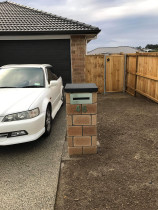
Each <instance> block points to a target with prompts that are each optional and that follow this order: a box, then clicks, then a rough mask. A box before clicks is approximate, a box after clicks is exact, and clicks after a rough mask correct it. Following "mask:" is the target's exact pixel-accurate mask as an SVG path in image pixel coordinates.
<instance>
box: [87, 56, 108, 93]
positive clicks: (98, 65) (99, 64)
mask: <svg viewBox="0 0 158 210" xmlns="http://www.w3.org/2000/svg"><path fill="white" fill-rule="evenodd" d="M85 63H86V68H85V80H86V82H87V83H95V84H96V85H97V86H98V92H99V93H104V69H105V56H104V55H87V56H86V58H85Z"/></svg>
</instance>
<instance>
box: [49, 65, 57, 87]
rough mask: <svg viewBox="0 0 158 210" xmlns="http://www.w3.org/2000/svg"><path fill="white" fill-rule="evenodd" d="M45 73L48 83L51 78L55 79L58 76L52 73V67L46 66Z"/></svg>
mask: <svg viewBox="0 0 158 210" xmlns="http://www.w3.org/2000/svg"><path fill="white" fill-rule="evenodd" d="M47 73H48V83H50V81H51V80H57V79H58V77H57V75H55V74H54V73H53V68H52V67H47Z"/></svg>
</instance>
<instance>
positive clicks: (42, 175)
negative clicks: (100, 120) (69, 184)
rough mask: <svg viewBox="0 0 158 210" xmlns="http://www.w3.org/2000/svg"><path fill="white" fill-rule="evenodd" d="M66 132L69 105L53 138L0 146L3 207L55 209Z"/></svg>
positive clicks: (0, 201)
mask: <svg viewBox="0 0 158 210" xmlns="http://www.w3.org/2000/svg"><path fill="white" fill-rule="evenodd" d="M65 134H66V122H65V107H62V109H61V110H60V111H59V113H58V114H57V116H56V118H55V120H54V122H53V126H52V133H51V136H50V137H48V138H44V137H41V138H40V139H39V140H37V141H34V142H31V143H26V144H19V145H13V146H7V147H0V209H1V210H6V209H7V210H10V209H11V210H14V209H27V210H29V209H31V210H32V209H47V210H48V209H51V210H52V209H54V203H55V197H56V191H57V184H58V176H59V169H60V161H61V155H62V149H63V144H64V140H65Z"/></svg>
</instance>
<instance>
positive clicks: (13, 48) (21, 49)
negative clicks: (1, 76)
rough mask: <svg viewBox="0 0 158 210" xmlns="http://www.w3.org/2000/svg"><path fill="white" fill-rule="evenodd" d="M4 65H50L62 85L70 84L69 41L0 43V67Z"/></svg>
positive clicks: (8, 41)
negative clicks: (60, 77)
mask: <svg viewBox="0 0 158 210" xmlns="http://www.w3.org/2000/svg"><path fill="white" fill-rule="evenodd" d="M6 64H51V65H52V66H53V68H54V72H55V74H57V75H58V76H62V78H63V81H64V84H65V83H70V82H71V60H70V40H68V39H66V40H65V39H63V40H22V41H13V40H11V41H10V40H7V41H6V40H5V41H0V66H2V65H6Z"/></svg>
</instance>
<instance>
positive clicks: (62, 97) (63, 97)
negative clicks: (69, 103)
mask: <svg viewBox="0 0 158 210" xmlns="http://www.w3.org/2000/svg"><path fill="white" fill-rule="evenodd" d="M61 101H62V102H63V103H62V106H63V105H64V101H65V94H64V90H62V96H61Z"/></svg>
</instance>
